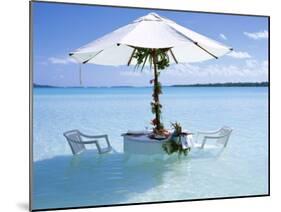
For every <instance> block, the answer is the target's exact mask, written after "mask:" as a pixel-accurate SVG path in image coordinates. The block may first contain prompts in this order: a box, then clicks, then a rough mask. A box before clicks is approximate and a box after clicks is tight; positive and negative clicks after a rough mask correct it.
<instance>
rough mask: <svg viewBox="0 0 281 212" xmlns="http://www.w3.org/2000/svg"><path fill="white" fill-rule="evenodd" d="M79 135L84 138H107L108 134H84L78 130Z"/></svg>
mask: <svg viewBox="0 0 281 212" xmlns="http://www.w3.org/2000/svg"><path fill="white" fill-rule="evenodd" d="M80 135H81V136H83V137H85V138H107V137H108V136H107V135H106V134H104V135H86V134H84V133H81V132H80Z"/></svg>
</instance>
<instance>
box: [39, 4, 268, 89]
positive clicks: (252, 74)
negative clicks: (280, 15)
mask: <svg viewBox="0 0 281 212" xmlns="http://www.w3.org/2000/svg"><path fill="white" fill-rule="evenodd" d="M33 12H34V13H33V15H34V16H33V17H34V19H33V20H34V25H33V33H34V34H33V37H34V40H33V51H34V52H33V53H34V82H35V83H37V84H44V85H56V86H79V72H78V70H79V69H78V64H75V63H73V61H72V60H71V59H70V58H69V57H68V53H69V52H70V51H72V50H74V49H77V48H79V47H81V46H82V45H84V44H86V43H88V42H90V41H93V40H95V39H97V38H99V37H100V36H102V35H104V34H106V33H109V32H111V31H113V30H115V29H117V28H119V27H121V26H124V25H126V24H128V23H130V22H132V21H133V20H135V19H137V18H138V17H140V16H143V15H146V14H147V13H149V12H156V13H158V14H159V15H160V16H164V17H167V18H169V19H172V20H174V21H175V22H177V23H178V24H180V25H183V26H185V27H188V28H190V29H192V30H194V31H196V32H198V33H201V34H203V35H206V36H208V37H210V38H212V39H214V40H217V41H219V42H221V43H224V44H226V45H228V46H231V47H233V48H234V52H232V54H230V55H226V56H224V57H222V58H220V59H218V60H210V61H206V62H203V63H193V64H180V65H173V66H171V67H170V68H169V69H168V70H164V71H163V72H162V73H161V77H160V80H161V82H162V83H163V84H164V85H172V84H193V83H214V82H240V81H241V82H246V81H247V82H256V81H267V80H268V19H267V18H266V17H252V16H251V17H250V16H234V15H220V14H207V13H191V12H175V11H157V10H148V9H128V8H113V7H101V6H84V5H70V4H58V3H55V4H54V3H40V2H35V3H33ZM82 71H83V86H118V85H132V86H148V85H149V80H150V79H151V78H152V73H150V72H149V71H144V72H143V73H141V72H138V71H134V68H133V67H130V68H128V67H124V66H122V67H110V66H99V65H93V64H85V65H82Z"/></svg>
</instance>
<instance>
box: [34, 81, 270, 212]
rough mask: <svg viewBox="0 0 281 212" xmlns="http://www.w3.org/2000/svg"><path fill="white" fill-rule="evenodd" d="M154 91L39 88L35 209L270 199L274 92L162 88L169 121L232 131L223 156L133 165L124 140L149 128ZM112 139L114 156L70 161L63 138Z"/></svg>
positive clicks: (187, 126) (165, 119)
mask: <svg viewBox="0 0 281 212" xmlns="http://www.w3.org/2000/svg"><path fill="white" fill-rule="evenodd" d="M151 92H152V91H151V88H35V89H34V95H33V102H34V103H33V131H34V132H33V137H34V141H33V142H34V143H33V153H34V154H33V160H34V163H33V180H34V181H33V182H34V183H33V185H34V186H33V191H32V194H33V209H39V208H55V207H79V206H90V205H105V204H122V203H136V202H151V201H167V200H179V199H181V200H182V199H198V198H213V197H225V196H226V197H228V196H244V195H259V194H266V193H267V191H268V176H267V172H268V89H267V88H265V87H235V88H234V87H233V88H231V87H220V88H218V87H217V88H216V87H186V88H175V87H165V88H163V95H161V102H162V104H163V122H164V124H165V126H167V127H170V122H174V121H178V122H180V123H181V124H182V126H183V127H184V128H185V129H187V130H189V131H191V132H196V131H197V130H214V129H217V128H219V127H221V126H223V125H228V126H230V127H232V128H233V129H234V131H233V134H232V136H231V138H230V141H229V144H228V146H227V148H226V149H225V150H224V151H223V152H221V153H220V154H218V153H217V152H212V151H208V150H203V151H191V153H190V154H189V155H188V156H187V157H186V158H181V159H178V158H177V157H171V158H169V159H167V160H160V159H153V157H152V158H145V159H139V158H134V157H133V156H132V158H130V159H129V160H128V157H127V156H126V155H125V154H124V153H123V143H122V137H121V136H120V135H121V134H122V133H124V132H126V131H127V130H128V129H130V130H142V129H145V127H151V126H150V124H149V123H150V120H151V119H152V117H153V115H152V114H151V111H150V101H151V98H152V97H151ZM70 129H79V130H81V131H82V132H84V133H86V134H105V133H106V134H108V135H109V138H110V141H111V144H112V146H113V147H114V149H115V150H116V152H112V153H110V154H107V155H102V156H99V155H97V154H95V153H93V152H88V153H86V154H82V155H80V156H78V157H73V156H72V155H71V151H70V148H69V146H68V144H67V142H66V140H65V138H64V137H63V132H65V131H67V130H70Z"/></svg>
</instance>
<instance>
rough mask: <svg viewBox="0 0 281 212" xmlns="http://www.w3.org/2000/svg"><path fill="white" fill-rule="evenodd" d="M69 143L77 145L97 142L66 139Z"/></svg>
mask: <svg viewBox="0 0 281 212" xmlns="http://www.w3.org/2000/svg"><path fill="white" fill-rule="evenodd" d="M68 140H69V141H71V142H73V143H77V144H94V143H96V142H97V140H88V141H76V140H73V139H70V138H68Z"/></svg>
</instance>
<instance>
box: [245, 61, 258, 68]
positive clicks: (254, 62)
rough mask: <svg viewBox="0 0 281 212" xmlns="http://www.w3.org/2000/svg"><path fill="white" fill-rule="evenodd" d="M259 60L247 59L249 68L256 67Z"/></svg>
mask: <svg viewBox="0 0 281 212" xmlns="http://www.w3.org/2000/svg"><path fill="white" fill-rule="evenodd" d="M257 63H258V61H257V60H246V66H247V67H248V68H254V67H255V66H256V65H257Z"/></svg>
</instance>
